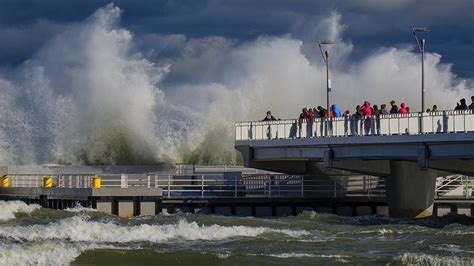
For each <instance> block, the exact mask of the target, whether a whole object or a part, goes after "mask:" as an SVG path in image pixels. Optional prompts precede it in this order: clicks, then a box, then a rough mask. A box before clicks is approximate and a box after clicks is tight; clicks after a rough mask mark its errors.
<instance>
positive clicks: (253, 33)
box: [0, 0, 474, 77]
mask: <svg viewBox="0 0 474 266" xmlns="http://www.w3.org/2000/svg"><path fill="white" fill-rule="evenodd" d="M108 2H109V1H81V0H76V1H61V0H49V1H40V0H24V1H18V0H8V1H7V0H3V1H0V40H1V42H0V65H9V64H17V63H19V62H21V61H23V60H26V59H27V58H29V57H30V56H31V55H32V54H33V53H34V52H35V51H36V50H37V49H38V48H39V47H40V46H41V44H42V43H43V42H44V41H46V40H48V39H49V38H50V37H51V36H53V35H54V34H55V33H57V32H59V31H61V30H62V28H63V27H64V25H66V24H68V23H74V22H76V21H81V20H83V19H84V18H86V17H88V16H89V15H90V14H92V13H93V12H94V11H95V10H96V9H97V8H99V7H101V6H104V5H106V4H107V3H108ZM114 3H115V5H117V6H118V7H120V8H121V9H122V10H123V12H124V13H123V19H122V24H123V26H124V27H126V28H129V29H131V31H133V32H134V33H135V34H136V37H137V39H138V40H139V43H140V44H139V47H140V49H142V52H144V53H149V54H150V55H158V54H160V55H163V54H164V53H165V52H169V53H170V54H167V56H172V55H173V53H174V54H176V53H180V51H177V50H176V49H170V48H169V47H172V46H170V45H168V50H163V47H162V48H160V47H159V46H158V47H156V45H163V44H162V43H161V44H160V43H157V41H156V38H155V39H154V37H153V36H158V35H172V36H175V37H176V36H182V38H185V39H186V38H191V39H193V38H206V37H211V36H221V37H225V38H228V39H231V40H233V41H236V42H239V41H245V40H250V39H254V38H256V37H258V36H261V35H285V34H291V35H293V36H295V37H296V38H299V39H302V40H308V41H314V40H315V39H317V38H318V36H310V35H311V32H312V29H313V28H315V27H317V26H318V25H316V23H317V22H318V21H319V20H320V19H321V18H322V17H324V16H327V15H328V14H329V13H330V12H331V11H336V12H338V13H340V14H341V17H342V23H343V24H344V25H346V30H345V33H344V38H345V39H348V40H351V41H352V42H353V43H354V44H355V47H356V48H355V49H354V51H353V55H352V56H353V57H354V58H355V59H357V58H360V57H363V56H364V55H366V54H367V53H370V52H372V51H373V50H374V49H376V48H378V47H381V46H397V45H400V44H406V43H408V44H412V45H413V44H414V40H413V36H412V34H411V32H410V29H411V27H412V26H414V25H421V26H427V27H430V28H431V29H432V32H431V33H429V35H427V38H428V49H429V50H430V51H434V52H437V53H440V54H441V55H442V56H443V62H451V63H454V71H455V73H458V74H460V75H462V76H469V77H474V70H473V65H472V58H474V48H472V47H473V46H472V44H473V43H474V34H473V33H472V25H473V24H474V18H473V16H472V10H474V1H472V0H453V1H441V0H422V1H414V0H398V1H377V0H364V1H329V0H322V1H309V0H308V1H303V0H299V1H281V0H272V1H270V0H262V1H253V0H241V1H230V0H228V1H216V0H208V1H147V0H135V1H131V0H127V1H125V0H119V1H114ZM172 40H173V37H171V38H170V39H168V42H169V41H172ZM174 41H176V39H174ZM160 42H162V41H160ZM175 47H179V46H175Z"/></svg>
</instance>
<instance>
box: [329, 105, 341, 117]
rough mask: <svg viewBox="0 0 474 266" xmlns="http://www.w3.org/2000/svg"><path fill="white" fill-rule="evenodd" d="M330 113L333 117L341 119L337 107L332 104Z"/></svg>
mask: <svg viewBox="0 0 474 266" xmlns="http://www.w3.org/2000/svg"><path fill="white" fill-rule="evenodd" d="M331 111H332V115H333V117H341V110H339V108H338V107H337V105H335V104H333V105H331Z"/></svg>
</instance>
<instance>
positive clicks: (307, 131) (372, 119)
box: [235, 110, 474, 141]
mask: <svg viewBox="0 0 474 266" xmlns="http://www.w3.org/2000/svg"><path fill="white" fill-rule="evenodd" d="M460 132H474V112H473V110H460V111H453V110H450V111H440V112H429V113H408V114H385V115H379V116H367V117H359V116H355V115H351V116H343V117H338V118H333V119H322V118H314V119H288V120H274V121H255V122H238V123H235V139H236V140H238V141H242V140H270V139H293V138H318V137H347V136H366V135H416V134H435V133H460Z"/></svg>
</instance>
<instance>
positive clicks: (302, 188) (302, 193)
mask: <svg viewBox="0 0 474 266" xmlns="http://www.w3.org/2000/svg"><path fill="white" fill-rule="evenodd" d="M300 190H301V198H303V197H304V175H302V176H301V189H300Z"/></svg>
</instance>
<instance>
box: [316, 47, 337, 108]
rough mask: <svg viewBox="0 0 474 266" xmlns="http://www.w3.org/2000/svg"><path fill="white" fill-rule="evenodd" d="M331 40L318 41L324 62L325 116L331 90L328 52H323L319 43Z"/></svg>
mask: <svg viewBox="0 0 474 266" xmlns="http://www.w3.org/2000/svg"><path fill="white" fill-rule="evenodd" d="M333 43H334V42H333V41H331V40H324V41H318V45H319V50H320V51H321V56H322V57H323V60H324V62H325V63H326V111H327V115H326V116H327V117H329V107H330V106H329V92H331V80H330V79H329V52H328V51H327V50H326V51H324V52H323V48H322V47H321V45H323V44H333Z"/></svg>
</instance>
